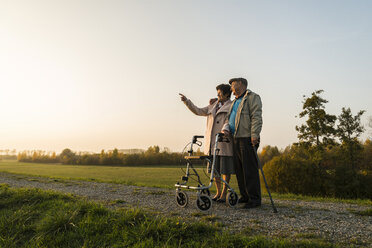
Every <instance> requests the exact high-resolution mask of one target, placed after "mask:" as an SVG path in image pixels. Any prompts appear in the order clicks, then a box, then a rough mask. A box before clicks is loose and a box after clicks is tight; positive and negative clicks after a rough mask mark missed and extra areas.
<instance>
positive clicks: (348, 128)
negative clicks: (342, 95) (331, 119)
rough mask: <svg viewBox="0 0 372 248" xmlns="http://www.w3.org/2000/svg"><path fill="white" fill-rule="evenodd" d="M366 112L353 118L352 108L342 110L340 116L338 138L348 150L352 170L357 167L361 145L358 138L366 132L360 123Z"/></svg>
mask: <svg viewBox="0 0 372 248" xmlns="http://www.w3.org/2000/svg"><path fill="white" fill-rule="evenodd" d="M364 112H365V110H361V111H359V112H358V113H357V114H356V115H355V116H353V115H352V113H351V110H350V108H347V109H346V108H342V112H341V114H340V115H339V116H338V122H339V124H338V125H337V136H338V137H339V138H340V140H341V142H342V146H344V147H345V148H346V149H347V153H348V155H349V156H348V157H349V161H350V164H351V167H352V169H354V167H355V158H356V157H355V152H356V149H357V148H358V144H359V141H358V137H359V136H360V135H361V134H362V133H363V132H364V130H365V129H364V127H363V126H362V124H361V122H360V117H361V116H362V115H363V114H364ZM359 147H360V145H359ZM360 150H361V149H360Z"/></svg>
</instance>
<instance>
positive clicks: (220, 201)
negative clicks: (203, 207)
mask: <svg viewBox="0 0 372 248" xmlns="http://www.w3.org/2000/svg"><path fill="white" fill-rule="evenodd" d="M216 202H217V203H225V202H226V200H225V199H218V200H217V201H216Z"/></svg>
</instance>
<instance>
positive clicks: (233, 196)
mask: <svg viewBox="0 0 372 248" xmlns="http://www.w3.org/2000/svg"><path fill="white" fill-rule="evenodd" d="M238 201H239V198H238V194H237V193H235V192H233V191H230V192H229V193H227V196H226V203H227V205H229V206H230V207H235V206H236V205H237V204H238Z"/></svg>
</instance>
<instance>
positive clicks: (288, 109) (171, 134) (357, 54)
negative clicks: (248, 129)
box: [0, 0, 372, 152]
mask: <svg viewBox="0 0 372 248" xmlns="http://www.w3.org/2000/svg"><path fill="white" fill-rule="evenodd" d="M371 9H372V1H367V0H366V1H362V0H357V1H339V0H337V1H331V0H325V1H324V0H323V1H320V0H319V1H316V0H313V1H295V0H293V1H287V0H282V1H266V0H265V1H237V0H232V1H227V0H226V1H220V0H214V1H211V0H204V1H196V0H177V1H171V0H157V1H153V0H134V1H125V0H120V1H119V0H100V1H99V0H64V1H56V0H44V1H41V0H33V1H28V0H23V1H22V0H9V1H8V0H0V107H1V108H0V149H17V151H22V150H34V149H37V150H45V151H56V152H61V151H62V150H63V149H64V148H67V147H68V148H70V149H72V150H74V151H90V152H98V151H100V150H101V149H106V150H107V149H113V148H118V149H127V148H142V149H146V148H147V147H149V146H152V145H159V146H160V147H168V148H170V149H171V150H172V151H181V150H182V148H183V147H184V146H185V145H186V144H187V143H188V142H189V141H190V140H191V137H192V136H193V135H195V134H204V132H205V127H206V118H205V117H200V116H195V115H194V114H192V113H191V112H190V111H189V110H188V109H187V108H186V107H185V105H184V104H183V103H182V102H181V101H180V98H179V95H178V93H183V94H185V95H186V96H187V97H188V98H190V99H191V100H192V101H193V102H194V103H195V104H196V105H197V106H199V107H205V106H207V105H208V101H209V99H210V98H213V97H215V96H216V89H215V87H216V86H217V85H218V84H221V83H228V80H229V79H230V78H234V77H244V78H246V79H247V80H248V84H249V85H248V88H249V89H250V90H252V91H254V92H256V93H257V94H259V95H260V96H261V99H262V102H263V122H264V124H263V129H262V133H261V147H262V146H264V145H272V146H278V147H279V148H284V147H286V146H288V145H290V144H292V143H293V142H297V141H298V139H297V133H296V131H295V126H296V125H300V124H301V123H303V122H304V120H302V119H299V118H296V115H298V113H300V112H301V110H302V101H303V95H306V96H310V95H311V93H312V92H314V91H316V90H319V89H323V90H324V93H323V94H322V96H323V97H324V98H325V99H327V100H328V101H329V103H327V104H326V111H327V112H329V113H330V114H334V115H339V114H340V113H341V109H342V107H350V108H351V110H352V112H353V114H354V115H355V114H356V113H357V112H358V111H359V110H366V113H365V114H364V115H363V117H362V123H363V124H364V125H365V126H366V127H367V123H368V118H369V117H370V116H372V97H371V93H372V70H371V68H372V48H371V44H372V27H371V26H372V15H370V11H371ZM368 132H369V130H368V128H367V131H366V133H365V134H364V135H363V136H362V139H366V138H367V137H368V135H369V134H368Z"/></svg>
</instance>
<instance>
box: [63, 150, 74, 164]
mask: <svg viewBox="0 0 372 248" xmlns="http://www.w3.org/2000/svg"><path fill="white" fill-rule="evenodd" d="M60 158H61V162H62V163H63V164H73V162H74V158H75V153H74V152H72V151H71V150H70V149H69V148H66V149H64V150H63V151H62V153H61V154H60Z"/></svg>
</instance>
